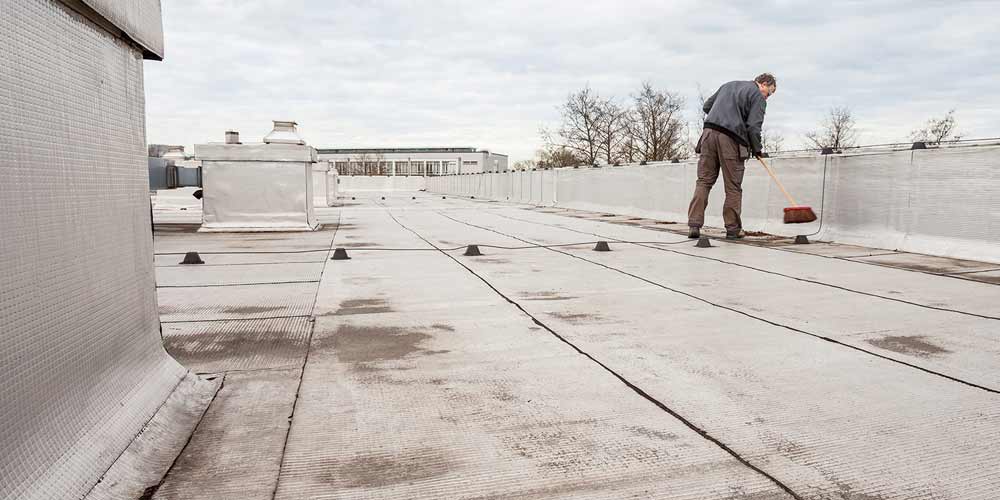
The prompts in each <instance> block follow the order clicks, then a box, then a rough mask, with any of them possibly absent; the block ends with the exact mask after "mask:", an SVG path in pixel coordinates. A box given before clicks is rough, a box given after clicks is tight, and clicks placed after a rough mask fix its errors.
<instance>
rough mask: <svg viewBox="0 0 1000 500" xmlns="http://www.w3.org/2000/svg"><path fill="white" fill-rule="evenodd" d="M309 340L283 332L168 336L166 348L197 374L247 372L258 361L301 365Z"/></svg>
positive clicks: (166, 337)
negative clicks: (254, 360)
mask: <svg viewBox="0 0 1000 500" xmlns="http://www.w3.org/2000/svg"><path fill="white" fill-rule="evenodd" d="M305 344H306V339H305V338H302V337H298V336H294V334H290V333H288V332H283V331H258V332H253V334H248V335H239V334H206V335H176V336H164V337H163V347H164V348H165V349H166V350H167V352H168V353H170V355H171V356H173V357H174V358H175V359H176V360H177V361H178V362H179V363H180V364H182V365H184V366H185V367H187V368H189V369H191V370H194V371H195V372H196V373H208V372H213V373H214V372H218V371H225V370H230V369H243V367H244V365H245V364H247V363H248V362H250V361H251V360H253V359H254V358H263V357H267V358H273V359H272V362H273V363H274V364H275V366H268V368H278V367H282V366H289V365H294V364H296V363H300V362H301V360H300V359H298V358H301V357H303V356H304V355H305Z"/></svg>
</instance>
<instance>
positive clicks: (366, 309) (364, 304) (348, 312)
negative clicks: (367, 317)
mask: <svg viewBox="0 0 1000 500" xmlns="http://www.w3.org/2000/svg"><path fill="white" fill-rule="evenodd" d="M387 312H392V308H391V307H389V304H388V303H387V302H386V301H385V300H384V299H355V300H345V301H343V302H341V303H340V308H339V309H337V311H336V312H334V313H333V315H334V316H353V315H355V314H379V313H387Z"/></svg>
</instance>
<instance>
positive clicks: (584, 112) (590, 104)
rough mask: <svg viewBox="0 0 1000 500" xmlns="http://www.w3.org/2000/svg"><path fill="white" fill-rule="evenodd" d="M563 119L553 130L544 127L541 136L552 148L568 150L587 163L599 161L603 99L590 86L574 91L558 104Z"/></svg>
mask: <svg viewBox="0 0 1000 500" xmlns="http://www.w3.org/2000/svg"><path fill="white" fill-rule="evenodd" d="M559 111H560V113H561V115H562V123H561V124H560V126H559V129H558V130H557V131H556V132H555V133H554V134H553V133H552V132H550V131H548V130H546V129H544V128H543V129H542V131H541V132H542V139H543V140H544V141H545V143H546V145H547V146H548V148H549V149H555V150H562V149H565V150H569V151H570V152H572V153H573V156H575V157H578V158H580V159H581V160H583V161H584V162H585V163H588V164H593V163H596V162H597V158H598V156H599V155H600V149H599V141H600V130H599V129H600V128H601V125H600V124H601V120H602V114H603V112H604V105H603V101H602V100H601V98H600V96H598V95H597V92H594V91H593V90H591V88H590V86H587V87H584V88H583V90H580V91H579V92H576V93H572V94H570V95H569V97H568V98H567V99H566V103H565V104H563V105H562V106H560V107H559Z"/></svg>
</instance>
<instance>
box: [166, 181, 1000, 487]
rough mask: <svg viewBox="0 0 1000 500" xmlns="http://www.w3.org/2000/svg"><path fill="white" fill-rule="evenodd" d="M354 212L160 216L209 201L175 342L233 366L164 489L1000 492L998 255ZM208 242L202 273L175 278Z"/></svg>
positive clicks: (562, 220)
mask: <svg viewBox="0 0 1000 500" xmlns="http://www.w3.org/2000/svg"><path fill="white" fill-rule="evenodd" d="M383 196H384V197H385V199H384V200H383V199H382V197H383ZM356 197H357V198H358V199H356V200H353V201H351V200H349V199H344V202H343V206H342V207H336V208H321V209H318V210H319V212H320V217H321V219H322V220H323V221H325V223H326V225H325V226H324V229H323V230H322V231H319V232H314V233H299V234H280V235H275V234H200V233H193V232H188V229H187V227H189V226H183V225H173V226H171V225H165V224H164V222H168V221H170V220H173V221H176V222H179V221H181V220H183V218H184V217H189V218H191V219H192V220H193V219H194V216H195V215H196V212H195V209H192V211H191V212H190V215H182V213H181V212H177V211H176V210H177V209H176V208H174V209H169V210H174V211H172V212H171V211H169V210H168V209H167V208H159V209H157V214H156V217H157V220H158V230H157V235H156V251H157V257H156V264H157V268H156V269H157V282H158V284H159V287H160V288H159V307H160V312H161V319H162V320H163V322H164V329H163V332H164V339H165V344H166V347H167V349H168V351H169V352H170V353H171V354H173V355H174V356H175V357H176V358H177V359H178V360H179V361H181V362H182V363H183V364H185V365H186V366H188V367H190V368H192V369H194V370H196V371H198V372H206V373H217V374H221V376H223V377H224V382H223V384H222V389H221V390H220V391H219V393H218V395H217V396H216V399H215V400H214V401H213V402H212V404H211V406H210V407H209V410H208V412H207V413H206V414H205V417H204V419H203V420H202V422H201V424H199V427H198V431H196V432H195V435H194V436H193V437H192V440H191V442H190V443H189V444H188V446H187V449H186V450H185V452H184V454H182V455H181V457H180V458H179V459H178V461H177V463H176V464H175V465H174V467H173V469H172V470H171V472H170V473H169V474H168V475H167V477H166V478H165V480H164V482H163V484H162V486H161V487H160V490H159V493H158V495H160V496H163V497H164V498H166V497H183V498H187V497H190V496H192V495H195V496H197V495H203V496H204V495H208V496H213V495H214V496H215V497H219V498H221V497H226V496H227V495H240V496H243V497H253V496H254V495H256V494H257V493H260V494H261V495H262V496H267V495H269V494H270V492H272V491H274V490H275V489H276V491H277V493H276V496H275V498H307V497H317V496H321V495H330V496H336V497H338V498H376V497H377V498H486V497H488V498H625V497H641V498H654V497H670V498H727V499H765V498H766V499H772V498H863V499H896V498H899V499H902V498H940V499H959V498H962V499H965V498H991V496H992V495H994V494H995V492H996V491H997V488H1000V463H998V461H1000V458H998V457H1000V454H998V453H997V450H998V449H1000V434H998V432H997V429H1000V405H998V404H997V402H998V390H1000V356H998V354H1000V352H998V351H1000V344H998V342H997V339H996V331H997V325H998V321H1000V311H998V310H997V307H996V304H997V303H1000V287H997V285H998V284H1000V274H998V271H997V270H996V266H994V265H989V264H982V263H977V262H971V261H956V260H953V259H942V258H935V257H927V256H921V255H917V254H909V253H901V252H886V251H883V250H876V249H869V248H864V247H855V246H848V245H835V244H825V243H816V244H812V245H792V244H791V242H790V241H789V240H787V239H780V238H769V237H760V238H751V239H749V240H747V241H745V242H740V243H733V242H726V241H720V240H716V241H713V247H712V248H695V247H694V246H693V243H692V242H691V241H690V240H687V239H686V237H685V236H684V235H683V234H678V233H677V232H675V231H682V230H683V227H679V226H677V225H672V224H668V223H661V222H658V221H652V220H645V219H640V218H634V217H621V216H613V215H610V214H596V213H588V212H577V211H569V210H557V209H527V208H526V207H519V206H512V205H508V204H500V203H484V202H477V201H472V200H462V199H456V198H453V197H451V196H449V197H447V198H446V199H442V197H441V196H432V195H429V194H424V193H393V194H385V193H368V194H360V193H358V194H357V195H356ZM185 213H187V212H185ZM171 217H173V219H171ZM706 232H708V233H709V234H713V235H717V234H719V233H718V232H715V231H706ZM598 240H604V241H608V242H610V246H611V250H612V251H611V252H595V251H593V250H592V248H593V247H594V242H595V241H598ZM468 244H478V245H479V248H480V250H481V251H482V253H483V254H484V255H482V256H480V257H466V256H464V255H463V253H464V250H465V246H466V245H468ZM335 247H341V248H344V249H346V250H347V251H348V252H349V254H350V257H351V260H338V261H333V260H328V258H329V256H330V253H331V252H330V250H331V249H332V248H335ZM192 250H197V251H200V252H201V255H202V258H203V259H204V260H205V262H206V263H205V264H204V265H202V266H179V265H177V263H178V262H179V261H180V260H181V258H182V257H183V252H186V251H192ZM289 415H291V417H290V418H289ZM289 422H290V424H289Z"/></svg>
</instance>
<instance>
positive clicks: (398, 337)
mask: <svg viewBox="0 0 1000 500" xmlns="http://www.w3.org/2000/svg"><path fill="white" fill-rule="evenodd" d="M431 338H433V336H432V335H430V334H428V333H426V332H424V331H422V330H420V329H411V328H402V327H379V326H352V325H342V326H340V327H339V328H337V331H336V333H335V334H334V335H331V336H326V337H323V338H319V339H316V341H315V342H314V345H315V348H316V349H317V350H324V349H331V350H332V351H333V352H334V354H335V355H336V356H337V359H339V360H340V361H342V362H344V363H350V364H351V365H352V368H353V369H355V370H357V371H374V370H378V369H379V367H378V363H381V362H386V361H397V360H401V359H404V358H407V357H412V356H430V355H435V354H446V353H448V352H449V351H447V350H443V351H434V350H430V349H425V348H424V347H422V344H423V343H424V342H426V341H427V340H429V339H431Z"/></svg>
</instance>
